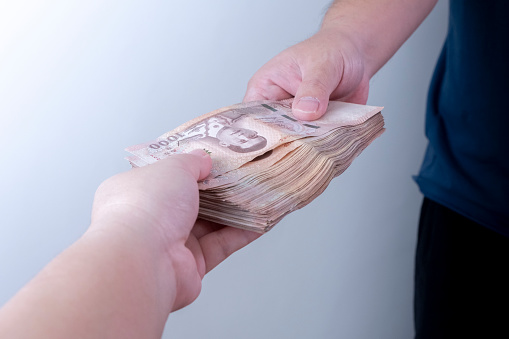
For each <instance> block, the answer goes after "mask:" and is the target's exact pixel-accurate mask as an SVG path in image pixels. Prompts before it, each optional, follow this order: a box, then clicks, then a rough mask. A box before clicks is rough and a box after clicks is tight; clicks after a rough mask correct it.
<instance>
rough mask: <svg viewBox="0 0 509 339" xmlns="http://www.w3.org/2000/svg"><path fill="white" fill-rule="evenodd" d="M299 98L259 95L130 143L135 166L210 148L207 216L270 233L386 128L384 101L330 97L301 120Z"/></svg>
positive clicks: (204, 198) (203, 191) (203, 196)
mask: <svg viewBox="0 0 509 339" xmlns="http://www.w3.org/2000/svg"><path fill="white" fill-rule="evenodd" d="M291 105H292V99H288V100H283V101H255V102H248V103H242V104H237V105H233V106H229V107H225V108H221V109H219V110H216V111H213V112H210V113H208V114H205V115H203V116H200V117H198V118H196V119H193V120H191V121H189V122H187V123H185V124H183V125H181V126H180V127H178V128H176V129H174V130H172V131H170V132H168V133H165V134H163V135H161V136H160V137H158V138H157V139H155V140H153V141H150V142H147V143H143V144H139V145H135V146H131V147H128V148H127V149H126V150H127V151H128V152H130V153H132V156H130V157H127V158H126V159H127V160H129V162H130V163H131V165H132V166H133V167H141V166H145V165H149V164H151V163H154V162H156V161H158V160H160V159H164V158H166V157H168V156H171V155H172V154H179V153H187V152H189V151H191V150H194V149H204V150H206V151H207V152H208V153H209V154H210V155H211V158H212V170H211V173H210V175H209V176H208V177H207V178H205V179H204V180H202V181H201V182H199V188H200V210H199V217H200V218H202V219H206V220H210V221H214V222H217V223H220V224H223V225H228V226H233V227H239V228H243V229H248V230H252V231H256V232H260V233H263V232H267V231H268V230H270V229H271V228H272V227H273V226H274V225H275V224H277V223H278V222H279V221H280V220H281V219H282V218H283V217H284V216H285V215H287V214H288V213H290V212H292V211H294V210H297V209H299V208H302V207H304V206H305V205H307V204H309V203H310V202H311V201H313V199H315V198H316V197H317V196H319V195H320V194H321V193H322V192H323V191H324V190H325V188H326V187H327V186H328V184H329V183H330V181H331V180H332V179H333V178H334V177H336V176H338V175H340V174H341V173H343V172H344V171H345V170H346V169H347V168H348V166H350V164H351V163H352V161H353V159H354V158H355V157H357V156H358V155H359V154H360V153H361V152H362V151H363V150H364V149H365V148H366V147H367V146H368V145H369V144H370V143H371V142H372V141H373V140H374V139H375V138H377V137H378V136H380V135H381V134H382V133H383V131H384V120H383V117H382V115H381V113H380V112H381V110H382V107H375V106H366V105H357V104H351V103H344V102H339V101H331V102H330V103H329V106H328V109H327V112H326V114H325V115H324V116H323V117H322V118H320V119H318V120H315V121H301V120H298V119H296V118H295V117H294V116H293V114H292V110H291Z"/></svg>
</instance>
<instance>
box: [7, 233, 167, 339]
mask: <svg viewBox="0 0 509 339" xmlns="http://www.w3.org/2000/svg"><path fill="white" fill-rule="evenodd" d="M110 233H111V232H110ZM110 233H108V232H104V231H103V230H102V229H101V230H100V231H94V230H92V231H89V232H87V233H86V234H85V235H84V236H83V237H82V238H81V239H80V240H78V241H77V242H76V243H75V244H74V245H72V246H71V247H70V248H69V249H67V250H66V251H65V252H63V253H62V254H60V255H59V256H58V257H57V258H55V260H53V261H52V262H51V263H50V264H49V265H48V266H47V267H45V268H44V269H43V271H42V272H41V273H40V274H39V275H38V276H37V277H35V278H34V279H33V280H32V281H31V282H30V283H29V284H28V285H27V286H26V287H24V288H23V289H22V290H21V291H20V292H19V293H18V294H17V295H16V296H15V297H14V298H13V299H12V300H11V301H10V302H9V303H8V304H7V305H6V306H5V307H4V308H3V309H2V310H1V311H0V337H2V338H4V337H5V338H8V337H9V338H11V337H12V338H160V336H161V334H162V331H163V328H164V324H165V321H166V319H167V316H168V314H169V313H170V310H171V307H172V305H173V302H174V300H175V294H174V292H175V286H174V285H175V281H176V280H175V277H174V275H173V272H172V270H171V265H170V264H169V262H168V260H167V258H164V255H160V254H161V253H163V252H164V251H161V250H160V249H158V248H157V246H153V247H148V248H147V246H146V243H144V244H143V242H147V241H149V242H151V243H153V244H157V243H158V242H157V241H153V239H148V237H150V235H135V234H132V233H130V231H129V230H126V232H123V233H120V232H119V233H120V234H110ZM144 237H145V238H144ZM140 248H141V249H146V250H143V251H140V250H139V249H140Z"/></svg>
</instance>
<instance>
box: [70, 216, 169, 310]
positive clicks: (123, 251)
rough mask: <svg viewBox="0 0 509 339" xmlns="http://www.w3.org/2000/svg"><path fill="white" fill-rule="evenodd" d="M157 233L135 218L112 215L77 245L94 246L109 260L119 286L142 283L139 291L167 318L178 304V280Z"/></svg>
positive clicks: (165, 245) (163, 242) (156, 228)
mask: <svg viewBox="0 0 509 339" xmlns="http://www.w3.org/2000/svg"><path fill="white" fill-rule="evenodd" d="M157 230H158V227H156V226H153V225H150V223H149V222H146V223H143V222H141V221H136V219H134V218H133V219H132V220H130V221H129V222H125V221H124V222H123V221H122V219H120V218H116V219H115V218H114V216H111V218H102V219H100V220H94V221H93V222H92V224H91V225H90V227H89V229H88V230H87V231H86V232H85V234H84V235H83V237H82V238H81V239H80V240H79V241H78V243H77V244H78V245H79V246H89V247H92V248H93V249H94V252H95V253H99V254H100V255H101V256H102V257H104V258H106V259H108V260H109V266H110V270H111V271H112V272H117V273H116V274H115V276H116V277H117V278H118V284H119V285H122V284H124V282H122V280H124V279H125V280H127V281H125V284H126V285H131V284H132V283H134V284H133V285H136V284H139V285H140V290H138V291H136V292H137V293H140V297H141V295H144V296H145V297H147V298H148V300H147V301H148V302H150V303H152V304H153V305H152V306H153V307H152V309H153V310H157V311H158V312H159V313H160V314H159V315H161V316H163V317H165V318H166V317H167V316H168V314H169V313H170V312H171V310H172V306H173V304H174V302H175V298H176V284H177V277H176V275H175V271H174V269H173V263H172V260H171V257H170V256H169V255H168V250H167V249H168V247H169V245H168V244H167V243H165V239H164V237H162V236H161V234H160V232H158V231H157ZM90 252H91V251H89V253H90ZM120 277H123V279H120Z"/></svg>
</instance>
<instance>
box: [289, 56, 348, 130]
mask: <svg viewBox="0 0 509 339" xmlns="http://www.w3.org/2000/svg"><path fill="white" fill-rule="evenodd" d="M338 82H339V76H337V77H336V75H335V73H334V72H333V71H332V70H329V69H326V67H324V65H323V64H322V65H319V66H318V67H313V68H311V69H308V70H306V72H303V74H302V82H301V84H300V86H299V88H298V89H297V93H295V99H294V100H293V105H292V111H293V114H294V116H295V117H296V118H297V119H299V120H308V121H309V120H316V119H318V118H320V117H321V116H322V115H324V114H325V111H326V110H327V106H328V104H329V97H330V94H331V93H332V91H333V90H334V89H335V88H336V87H337V86H338Z"/></svg>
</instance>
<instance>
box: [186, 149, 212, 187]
mask: <svg viewBox="0 0 509 339" xmlns="http://www.w3.org/2000/svg"><path fill="white" fill-rule="evenodd" d="M188 154H192V155H194V156H195V158H197V159H198V160H196V159H194V161H195V162H196V161H198V163H199V169H200V174H199V175H198V180H202V179H205V178H206V177H207V176H208V175H209V174H210V170H211V169H212V159H211V158H210V155H209V154H208V153H207V152H205V151H204V150H202V149H195V150H192V151H191V152H189V153H188Z"/></svg>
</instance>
